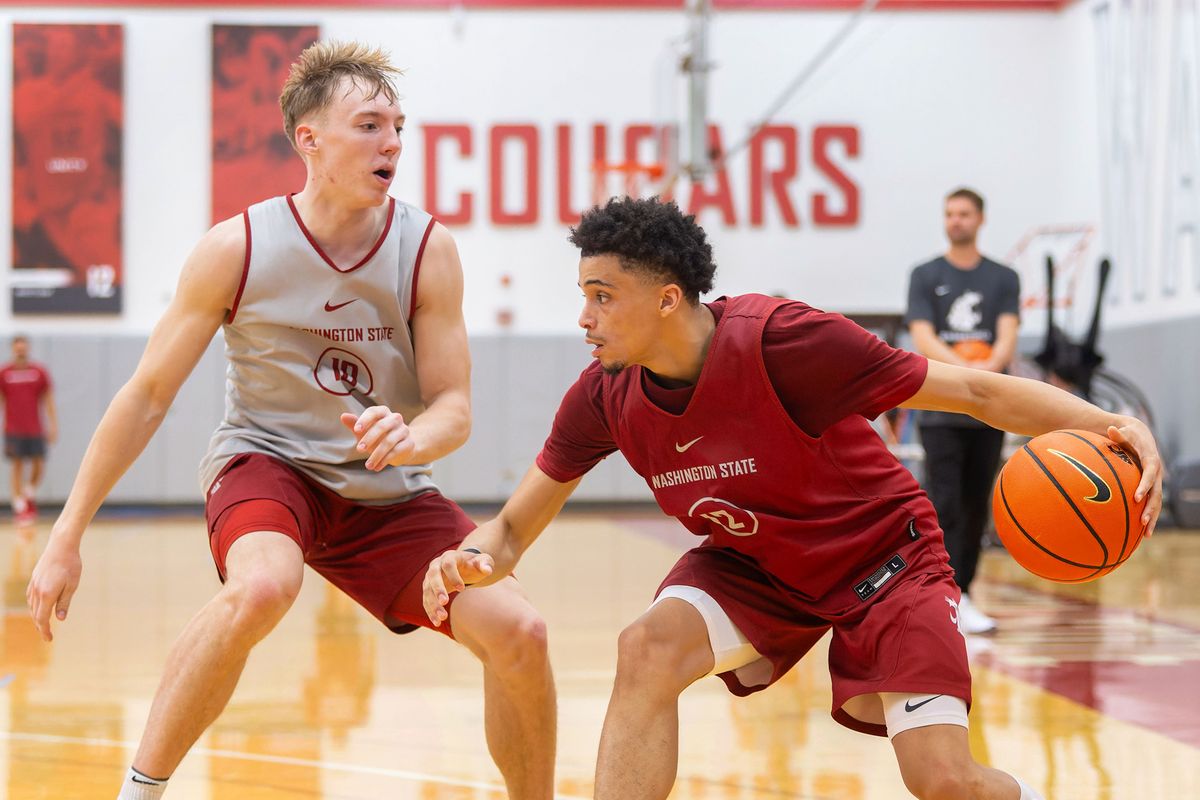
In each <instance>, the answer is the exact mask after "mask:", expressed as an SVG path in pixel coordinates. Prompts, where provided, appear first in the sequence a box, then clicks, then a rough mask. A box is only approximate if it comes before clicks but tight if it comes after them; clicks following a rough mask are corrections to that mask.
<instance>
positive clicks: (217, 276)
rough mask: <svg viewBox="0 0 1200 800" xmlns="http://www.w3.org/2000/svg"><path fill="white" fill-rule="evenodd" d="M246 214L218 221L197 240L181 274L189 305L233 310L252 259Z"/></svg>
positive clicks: (181, 288)
mask: <svg viewBox="0 0 1200 800" xmlns="http://www.w3.org/2000/svg"><path fill="white" fill-rule="evenodd" d="M248 255H249V253H248V249H247V237H246V224H245V220H244V218H243V217H242V215H240V214H239V215H238V216H236V217H230V218H229V219H226V220H223V221H221V222H218V223H217V224H216V225H214V226H213V227H212V228H210V229H209V230H208V232H207V233H205V234H204V236H202V237H201V238H200V241H199V242H197V243H196V246H195V247H194V248H193V249H192V252H191V254H190V255H189V256H188V259H187V261H186V262H184V265H183V271H182V273H181V274H180V276H179V296H180V298H181V299H184V300H185V301H186V302H188V303H189V304H197V305H202V306H205V307H208V308H212V309H214V310H215V309H222V310H224V309H229V308H232V307H233V304H234V302H235V301H236V298H237V294H238V289H239V288H240V287H241V285H242V277H243V274H244V273H245V269H246V266H247V261H248V258H247V257H248Z"/></svg>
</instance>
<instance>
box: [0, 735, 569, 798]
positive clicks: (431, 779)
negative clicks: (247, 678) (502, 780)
mask: <svg viewBox="0 0 1200 800" xmlns="http://www.w3.org/2000/svg"><path fill="white" fill-rule="evenodd" d="M0 739H6V740H8V741H20V742H45V743H47V744H80V745H89V746H93V747H120V748H123V749H125V750H136V749H137V746H138V743H137V742H123V741H118V740H116V739H95V738H91V737H86V736H59V735H57V734H51V733H18V732H15V731H0ZM188 753H189V754H194V755H199V756H215V757H217V758H230V759H234V760H237V761H255V762H259V763H264V764H280V765H283V766H290V767H313V768H316V769H327V770H335V771H338V772H351V773H357V774H359V775H378V776H381V777H386V778H396V779H398V780H404V781H414V782H421V783H437V784H441V785H443V786H456V787H460V788H464V789H484V790H488V791H493V792H500V793H504V792H505V791H506V789H505V788H504V786H502V785H500V784H497V783H485V782H483V781H467V780H462V779H460V778H451V777H448V776H446V775H432V774H429V773H424V772H409V771H408V770H402V769H389V768H387V767H371V766H367V765H365V764H345V763H341V762H338V761H320V760H317V759H310V758H295V757H293V756H272V755H265V754H257V753H242V752H239V751H237V750H218V749H213V748H211V747H193V748H192V749H191V750H189V751H188ZM555 798H556V800H590V798H585V797H582V796H579V795H570V794H556V795H555Z"/></svg>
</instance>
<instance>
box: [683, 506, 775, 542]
mask: <svg viewBox="0 0 1200 800" xmlns="http://www.w3.org/2000/svg"><path fill="white" fill-rule="evenodd" d="M688 516H689V517H702V518H704V519H706V520H708V521H709V522H712V523H714V524H716V525H720V526H721V527H722V528H724V529H725V531H726V532H727V533H731V534H733V535H734V536H753V535H754V534H756V533H758V517H756V516H754V512H753V511H747V510H746V509H744V508H739V507H738V506H735V505H734V504H733V503H730V502H729V501H728V500H722V499H721V498H719V497H701V498H700V499H699V500H697V501H696V502H695V503H693V504H692V507H691V508H689V509H688Z"/></svg>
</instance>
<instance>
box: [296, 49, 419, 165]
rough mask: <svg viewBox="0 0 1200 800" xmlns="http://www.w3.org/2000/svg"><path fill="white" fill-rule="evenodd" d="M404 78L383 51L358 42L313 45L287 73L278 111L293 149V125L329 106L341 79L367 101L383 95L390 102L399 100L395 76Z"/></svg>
mask: <svg viewBox="0 0 1200 800" xmlns="http://www.w3.org/2000/svg"><path fill="white" fill-rule="evenodd" d="M401 74H403V73H402V72H401V71H400V70H399V69H398V68H396V67H394V66H392V62H391V60H390V58H389V57H388V54H387V52H386V51H384V50H381V49H380V48H378V47H368V46H367V45H365V44H362V43H361V42H338V41H329V42H316V43H314V44H311V45H309V46H308V47H306V48H305V49H304V52H303V53H301V54H300V57H299V58H298V59H296V61H295V62H294V63H293V64H292V67H291V69H290V70H289V71H288V77H287V80H286V81H284V84H283V91H282V92H281V93H280V95H279V108H280V110H282V111H283V129H284V131H285V132H286V133H287V136H288V141H289V142H291V143H292V146H293V147H294V146H295V143H296V125H297V123H298V122H299V121H300V120H301V119H303V118H304V117H305V116H306V115H308V114H310V113H312V112H313V111H319V110H322V109H324V108H325V107H326V106H328V105H329V102H330V100H331V99H332V98H333V92H334V90H335V89H336V88H337V87H338V84H339V83H340V82H341V80H342V78H346V77H348V78H349V79H350V80H351V81H352V82H353V83H354V85H355V86H358V87H360V88H363V89H366V90H368V91H369V92H370V94H369V95H368V96H367V99H368V100H372V99H374V98H375V97H377V96H378V95H380V94H382V95H383V96H384V97H386V98H387V99H388V100H389V101H390V102H392V103H395V102H397V100H398V95H397V93H396V86H395V84H394V83H393V82H392V81H393V79H394V78H395V76H397V75H401Z"/></svg>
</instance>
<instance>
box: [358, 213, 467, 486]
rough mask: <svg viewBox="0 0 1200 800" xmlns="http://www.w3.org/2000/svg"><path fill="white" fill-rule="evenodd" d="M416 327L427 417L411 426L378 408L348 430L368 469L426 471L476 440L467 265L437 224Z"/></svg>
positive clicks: (424, 262)
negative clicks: (420, 467) (465, 309)
mask: <svg viewBox="0 0 1200 800" xmlns="http://www.w3.org/2000/svg"><path fill="white" fill-rule="evenodd" d="M414 291H415V294H416V311H415V312H414V314H413V318H412V320H411V323H412V331H413V349H414V351H415V355H416V360H417V382H418V383H419V384H420V386H421V402H422V404H423V405H424V406H425V410H424V411H423V412H421V414H419V415H418V416H417V417H416V418H415V419H411V420H406V419H404V418H403V417H402V416H401V415H400V414H398V413H396V412H394V411H392V410H391V409H389V408H388V407H386V406H373V407H371V408H368V409H367V410H366V411H364V412H363V413H362V414H360V415H358V416H357V417H355V416H354V415H353V414H343V415H342V424H343V425H345V426H346V427H347V428H349V429H350V431H351V432H352V433H353V434H354V435H355V437H357V439H358V449H359V450H360V451H361V452H362V453H364V454H365V455H366V458H367V461H366V467H367V469H371V470H376V471H378V470H382V469H383V468H384V467H387V466H389V465H390V466H394V467H395V466H400V465H401V464H428V463H429V462H430V461H436V460H437V459H439V458H441V457H442V456H445V455H447V454H449V453H452V452H454V451H455V450H457V449H458V448H460V447H462V445H463V443H464V442H466V441H467V437H468V436H469V435H470V433H471V351H470V349H469V348H468V346H467V326H466V323H465V322H464V321H463V313H462V297H463V275H462V264H461V262H460V261H459V258H458V249H457V248H456V247H455V245H454V239H453V237H451V236H450V232H449V231H447V230H446V229H445V228H444V227H443V226H442V225H440V224H437V223H435V224H434V226H433V230H432V231H430V233H429V241H428V242H426V244H425V254H424V256H423V258H422V259H421V271H420V272H419V273H418V277H417V285H416V287H415V288H414Z"/></svg>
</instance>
